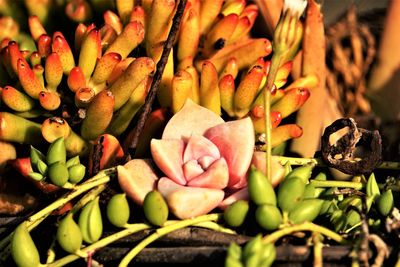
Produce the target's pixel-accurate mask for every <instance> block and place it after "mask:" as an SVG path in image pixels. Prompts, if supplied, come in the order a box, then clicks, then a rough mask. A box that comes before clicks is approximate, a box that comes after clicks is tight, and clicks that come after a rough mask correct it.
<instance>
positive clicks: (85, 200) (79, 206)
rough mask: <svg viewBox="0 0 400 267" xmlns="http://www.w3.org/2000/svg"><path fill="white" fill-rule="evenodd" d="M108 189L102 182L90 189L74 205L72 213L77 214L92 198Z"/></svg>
mask: <svg viewBox="0 0 400 267" xmlns="http://www.w3.org/2000/svg"><path fill="white" fill-rule="evenodd" d="M104 189H106V185H105V184H102V185H99V186H97V187H95V188H93V189H92V190H90V191H89V192H88V193H86V194H85V195H84V196H83V197H82V198H81V199H79V201H78V202H77V203H76V204H75V205H74V206H73V207H72V209H71V211H70V212H71V213H72V214H75V213H77V212H78V211H79V210H80V209H82V208H83V207H84V206H85V205H86V204H87V203H89V202H90V201H91V200H93V199H95V198H96V197H97V196H98V195H99V194H100V193H101V192H103V191H104Z"/></svg>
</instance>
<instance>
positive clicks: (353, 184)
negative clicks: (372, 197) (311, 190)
mask: <svg viewBox="0 0 400 267" xmlns="http://www.w3.org/2000/svg"><path fill="white" fill-rule="evenodd" d="M310 183H311V184H312V185H313V186H315V187H345V188H354V189H357V190H360V189H362V188H363V187H364V183H360V182H350V181H336V180H327V181H319V180H310Z"/></svg>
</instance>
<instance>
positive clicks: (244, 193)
mask: <svg viewBox="0 0 400 267" xmlns="http://www.w3.org/2000/svg"><path fill="white" fill-rule="evenodd" d="M248 199H249V192H248V190H247V187H244V188H242V189H240V190H238V191H236V192H235V193H233V194H232V195H230V196H228V197H227V198H225V199H224V201H222V202H221V203H220V204H219V205H218V207H219V208H221V209H226V208H227V207H229V206H230V205H231V204H233V203H234V202H236V201H238V200H248Z"/></svg>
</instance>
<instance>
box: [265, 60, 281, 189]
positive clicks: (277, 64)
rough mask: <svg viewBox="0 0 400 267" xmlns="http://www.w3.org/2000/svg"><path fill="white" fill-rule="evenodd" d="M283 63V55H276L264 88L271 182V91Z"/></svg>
mask: <svg viewBox="0 0 400 267" xmlns="http://www.w3.org/2000/svg"><path fill="white" fill-rule="evenodd" d="M281 61H282V56H281V54H274V55H273V56H272V59H271V67H270V69H269V72H268V76H267V84H266V85H265V88H264V110H265V113H264V118H265V152H266V153H265V156H266V164H267V166H266V167H267V168H266V176H267V179H268V180H269V181H271V177H272V170H271V161H272V152H271V151H272V143H271V142H272V138H271V128H272V123H271V116H270V113H271V90H272V87H273V86H274V82H275V77H276V74H277V73H278V70H279V67H280V64H281Z"/></svg>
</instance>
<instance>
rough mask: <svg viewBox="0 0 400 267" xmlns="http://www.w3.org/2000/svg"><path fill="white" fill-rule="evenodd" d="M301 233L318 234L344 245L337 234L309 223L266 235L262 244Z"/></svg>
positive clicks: (343, 240) (341, 238) (343, 241)
mask: <svg viewBox="0 0 400 267" xmlns="http://www.w3.org/2000/svg"><path fill="white" fill-rule="evenodd" d="M301 231H310V232H314V233H320V234H322V235H324V236H327V237H329V238H331V239H332V240H334V241H336V242H338V243H341V244H343V243H345V242H346V240H345V239H344V238H343V237H342V236H341V235H339V234H337V233H335V232H333V231H331V230H329V229H328V228H325V227H323V226H320V225H317V224H314V223H311V222H305V223H302V224H297V225H292V226H288V227H285V228H283V229H280V230H278V231H275V232H273V233H272V234H270V235H267V236H265V237H264V239H263V242H264V243H274V242H276V241H278V240H279V239H280V238H282V237H284V236H285V235H290V234H292V233H295V232H301Z"/></svg>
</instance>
